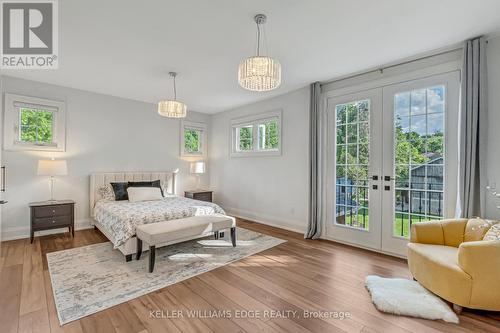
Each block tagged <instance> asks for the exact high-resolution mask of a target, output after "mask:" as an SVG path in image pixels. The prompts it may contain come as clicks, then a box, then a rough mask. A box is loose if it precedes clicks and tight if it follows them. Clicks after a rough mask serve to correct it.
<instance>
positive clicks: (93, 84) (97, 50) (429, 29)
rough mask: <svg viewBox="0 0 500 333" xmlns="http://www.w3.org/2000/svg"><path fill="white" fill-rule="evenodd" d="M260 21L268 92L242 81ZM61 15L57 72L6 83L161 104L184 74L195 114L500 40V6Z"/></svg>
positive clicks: (303, 4)
mask: <svg viewBox="0 0 500 333" xmlns="http://www.w3.org/2000/svg"><path fill="white" fill-rule="evenodd" d="M261 12H262V13H264V14H266V15H267V16H268V23H267V24H266V32H267V37H268V38H267V39H268V44H269V51H270V52H271V55H272V56H273V57H276V58H278V59H279V60H280V62H281V64H282V68H283V73H282V76H283V82H282V85H281V87H280V88H279V89H277V90H275V91H273V92H267V93H255V92H249V91H245V90H243V89H242V88H240V87H239V85H238V83H237V68H238V64H239V62H240V60H241V59H243V58H245V57H247V56H250V55H252V53H253V51H254V47H255V23H254V22H253V21H252V18H253V16H254V15H255V14H257V13H261ZM59 17H60V21H59V22H60V28H59V31H60V32H59V45H60V46H59V47H60V50H59V61H60V62H59V69H58V70H9V71H3V72H2V74H6V75H10V76H15V77H21V78H27V79H32V80H37V81H43V82H47V83H52V84H57V85H62V86H67V87H72V88H77V89H83V90H89V91H93V92H98V93H102V94H108V95H113V96H120V97H125V98H131V99H135V100H140V101H146V102H151V103H156V102H157V101H158V100H160V99H163V98H168V97H170V96H171V82H170V80H169V77H168V74H167V73H168V72H169V71H177V72H179V76H178V78H177V88H178V98H179V99H180V100H182V101H184V102H185V103H186V104H187V105H188V109H190V110H196V111H199V112H205V113H216V112H219V111H223V110H227V109H231V108H233V107H236V106H240V105H244V104H248V103H251V102H254V101H257V100H261V99H265V98H269V97H271V96H276V95H280V94H283V93H286V92H288V91H291V90H295V89H297V88H300V87H303V86H305V85H307V84H309V83H310V82H313V81H317V80H328V79H331V78H335V77H338V76H341V75H345V74H349V73H353V72H357V71H360V70H364V69H368V68H372V67H375V66H378V65H382V64H385V63H388V62H392V61H395V60H398V59H402V58H405V57H409V56H412V55H415V54H418V53H422V52H426V51H430V50H433V49H438V48H442V47H444V46H447V45H451V44H455V43H458V42H460V41H462V40H464V39H466V38H470V37H474V36H476V35H480V34H484V33H490V32H492V31H496V30H498V29H500V1H498V0H474V1H471V0H419V1H401V0H377V1H374V0H349V1H348V0H252V1H243V0H240V1H235V0H177V1H173V0H149V1H137V0H133V1H132V0H106V1H103V0H85V1H81V0H61V1H59Z"/></svg>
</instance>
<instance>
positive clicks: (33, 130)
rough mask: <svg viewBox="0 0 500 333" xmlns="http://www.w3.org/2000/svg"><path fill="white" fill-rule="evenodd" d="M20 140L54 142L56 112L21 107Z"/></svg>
mask: <svg viewBox="0 0 500 333" xmlns="http://www.w3.org/2000/svg"><path fill="white" fill-rule="evenodd" d="M20 117H21V121H20V131H19V140H20V141H22V142H30V143H37V144H52V142H53V128H54V126H53V121H54V114H53V112H51V111H45V110H40V109H29V108H21V110H20Z"/></svg>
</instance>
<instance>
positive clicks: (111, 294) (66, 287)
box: [47, 228, 285, 325]
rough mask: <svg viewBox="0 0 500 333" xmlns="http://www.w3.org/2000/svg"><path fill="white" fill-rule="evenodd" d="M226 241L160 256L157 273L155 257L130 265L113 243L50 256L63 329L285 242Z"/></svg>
mask: <svg viewBox="0 0 500 333" xmlns="http://www.w3.org/2000/svg"><path fill="white" fill-rule="evenodd" d="M225 234H226V235H225V237H224V238H220V239H218V240H215V239H213V238H202V239H197V240H192V241H188V242H184V243H180V244H175V245H171V246H166V247H162V248H159V249H157V250H156V263H155V270H154V272H153V273H148V260H149V253H148V252H144V253H143V255H142V257H141V259H140V260H139V261H137V260H135V258H134V259H133V260H132V261H130V262H125V257H124V256H123V254H122V253H121V252H119V251H118V250H114V249H113V246H112V244H111V243H110V242H106V243H100V244H94V245H89V246H83V247H78V248H74V249H69V250H64V251H58V252H52V253H48V254H47V262H48V266H49V272H50V278H51V281H52V289H53V292H54V300H55V304H56V308H57V315H58V317H59V322H60V323H61V325H63V324H66V323H68V322H71V321H73V320H76V319H79V318H82V317H85V316H88V315H90V314H93V313H96V312H98V311H102V310H104V309H107V308H109V307H112V306H114V305H117V304H120V303H123V302H127V301H129V300H131V299H134V298H136V297H139V296H141V295H144V294H147V293H150V292H152V291H155V290H158V289H161V288H163V287H166V286H168V285H171V284H174V283H177V282H180V281H182V280H185V279H188V278H190V277H193V276H196V275H198V274H201V273H204V272H207V271H210V270H212V269H215V268H218V267H221V266H224V265H227V264H229V263H231V262H234V261H237V260H240V259H243V258H245V257H248V256H250V255H252V254H255V253H258V252H261V251H264V250H266V249H269V248H271V247H274V246H276V245H279V244H281V243H284V242H285V241H284V240H282V239H279V238H275V237H271V236H267V235H263V234H261V233H257V232H253V231H250V230H247V229H243V228H238V230H237V232H236V235H237V242H236V245H237V246H236V247H235V248H234V247H233V246H232V244H231V241H230V239H229V238H228V235H227V234H228V233H227V232H226V233H225Z"/></svg>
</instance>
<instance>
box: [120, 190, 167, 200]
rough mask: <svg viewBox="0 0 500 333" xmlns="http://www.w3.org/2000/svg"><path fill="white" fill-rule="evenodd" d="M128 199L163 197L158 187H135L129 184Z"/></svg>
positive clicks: (159, 198) (158, 198) (155, 198)
mask: <svg viewBox="0 0 500 333" xmlns="http://www.w3.org/2000/svg"><path fill="white" fill-rule="evenodd" d="M127 192H128V201H130V202H138V201H153V200H161V199H163V195H162V194H161V189H159V188H158V187H135V186H131V187H129V188H128V189H127Z"/></svg>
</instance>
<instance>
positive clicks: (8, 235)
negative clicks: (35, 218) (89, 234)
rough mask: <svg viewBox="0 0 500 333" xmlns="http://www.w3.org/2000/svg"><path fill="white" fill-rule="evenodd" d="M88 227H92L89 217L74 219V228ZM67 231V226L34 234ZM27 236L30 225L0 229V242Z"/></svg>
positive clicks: (43, 234) (41, 234)
mask: <svg viewBox="0 0 500 333" xmlns="http://www.w3.org/2000/svg"><path fill="white" fill-rule="evenodd" d="M90 228H92V225H91V224H90V219H83V220H79V221H75V230H84V229H90ZM67 231H68V229H67V228H60V229H52V230H44V231H37V232H35V236H45V235H52V234H58V233H61V232H67ZM29 237H30V227H29V226H24V227H10V228H5V229H3V230H2V242H5V241H9V240H14V239H22V238H29Z"/></svg>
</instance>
